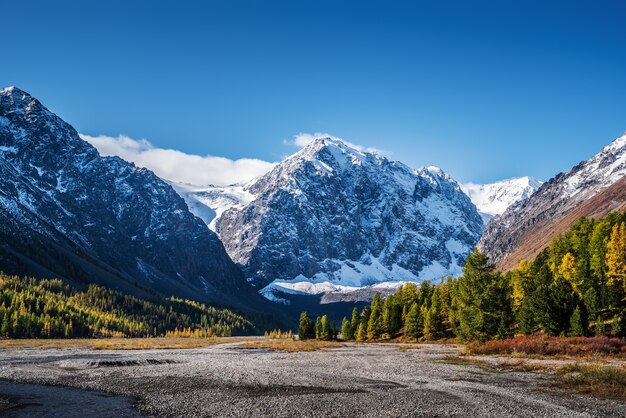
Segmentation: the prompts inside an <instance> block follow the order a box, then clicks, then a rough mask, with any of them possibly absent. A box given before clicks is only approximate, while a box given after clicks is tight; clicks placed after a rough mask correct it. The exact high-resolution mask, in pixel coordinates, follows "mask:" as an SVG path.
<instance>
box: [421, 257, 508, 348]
mask: <svg viewBox="0 0 626 418" xmlns="http://www.w3.org/2000/svg"><path fill="white" fill-rule="evenodd" d="M458 285H459V287H458V291H459V295H458V297H459V336H460V337H461V339H463V340H465V341H468V340H480V341H486V340H488V339H490V338H494V337H496V336H497V335H498V329H499V328H500V327H501V321H503V320H504V321H507V322H510V321H511V320H512V311H511V309H512V299H511V291H510V287H509V284H508V282H507V281H506V279H505V278H503V276H502V275H500V273H498V272H497V271H496V270H495V266H494V265H493V264H491V263H490V262H489V258H488V257H487V256H486V255H485V254H482V253H480V252H478V250H477V249H474V252H472V253H471V254H470V255H469V256H468V257H467V260H466V261H465V266H464V267H463V275H462V276H461V277H460V278H459V279H458ZM429 314H430V311H429ZM432 319H437V318H436V317H435V318H428V317H426V318H425V325H424V334H426V323H427V322H428V320H432ZM508 325H509V324H508V323H507V324H505V326H506V327H508Z"/></svg>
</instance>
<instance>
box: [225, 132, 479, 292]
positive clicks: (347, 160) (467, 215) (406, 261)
mask: <svg viewBox="0 0 626 418" xmlns="http://www.w3.org/2000/svg"><path fill="white" fill-rule="evenodd" d="M244 190H245V191H246V192H248V193H250V194H251V195H252V196H254V198H253V200H252V201H250V202H249V203H248V204H247V205H245V206H244V207H243V208H231V209H228V210H226V211H224V212H223V214H222V216H221V218H220V220H219V222H218V223H217V230H218V232H219V235H220V238H221V239H222V242H224V246H225V248H226V250H227V252H228V253H229V255H230V256H231V258H233V260H234V261H236V262H237V263H238V264H239V265H241V266H242V268H243V269H244V271H245V272H246V276H247V277H248V278H249V279H251V280H252V281H253V282H256V283H257V285H258V287H259V288H264V287H265V286H268V285H269V284H270V283H272V282H273V283H274V284H277V281H278V282H280V286H281V287H282V290H285V291H291V292H296V293H320V292H326V291H332V290H333V289H334V287H335V286H345V287H361V286H364V285H369V284H374V283H377V282H380V281H385V280H418V279H421V278H422V276H428V277H423V278H433V277H439V276H440V275H446V274H450V273H452V274H456V273H458V272H460V266H461V265H462V264H463V261H464V258H465V256H466V255H467V253H469V251H471V248H472V247H473V245H474V244H475V242H476V241H477V239H478V236H479V235H480V232H481V230H482V220H481V219H480V217H479V215H478V212H477V211H476V208H475V207H474V205H473V204H472V203H471V201H470V200H469V197H467V196H466V195H465V194H464V193H463V192H462V191H461V189H460V187H459V185H458V184H457V183H456V182H455V181H454V180H452V179H451V177H450V176H449V175H448V174H447V173H445V172H444V171H443V170H441V169H438V168H434V167H431V168H422V169H417V170H416V169H412V168H410V167H408V166H406V165H404V164H402V163H400V162H397V161H390V160H388V159H387V158H385V157H383V156H381V155H378V154H375V153H369V152H363V151H359V150H356V149H353V148H350V147H349V146H347V145H346V144H345V143H343V142H341V141H338V140H336V139H332V138H317V139H316V140H314V141H313V142H311V143H310V144H309V145H308V146H306V147H305V148H303V149H301V150H299V151H298V152H296V153H295V154H294V155H292V156H291V157H289V158H287V159H285V160H284V161H283V162H281V163H279V164H278V165H277V166H275V167H274V169H273V170H271V171H270V172H269V173H267V174H266V175H264V176H261V177H260V178H258V179H256V180H254V181H253V182H251V183H248V184H247V185H246V186H244ZM444 237H445V239H444ZM435 259H436V260H435ZM430 276H433V277H430ZM266 290H267V291H272V292H273V291H274V290H275V289H266ZM266 293H267V292H266ZM266 296H269V295H267V294H266Z"/></svg>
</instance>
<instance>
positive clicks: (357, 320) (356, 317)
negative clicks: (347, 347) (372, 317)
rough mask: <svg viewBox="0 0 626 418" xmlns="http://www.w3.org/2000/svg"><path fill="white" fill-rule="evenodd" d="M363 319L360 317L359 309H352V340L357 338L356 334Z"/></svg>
mask: <svg viewBox="0 0 626 418" xmlns="http://www.w3.org/2000/svg"><path fill="white" fill-rule="evenodd" d="M360 322H361V318H360V317H359V308H356V307H355V308H354V309H352V319H351V321H350V327H351V329H352V339H354V338H356V332H357V330H358V328H359V323H360Z"/></svg>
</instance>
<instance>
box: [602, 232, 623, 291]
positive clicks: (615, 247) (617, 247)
mask: <svg viewBox="0 0 626 418" xmlns="http://www.w3.org/2000/svg"><path fill="white" fill-rule="evenodd" d="M606 265H607V272H606V276H607V284H608V285H609V286H610V287H611V288H613V289H615V290H616V291H617V292H619V294H620V296H621V295H622V294H623V293H624V290H625V289H626V224H624V223H623V222H622V223H620V224H616V225H615V226H614V227H613V230H612V231H611V238H610V240H609V242H608V244H607V246H606Z"/></svg>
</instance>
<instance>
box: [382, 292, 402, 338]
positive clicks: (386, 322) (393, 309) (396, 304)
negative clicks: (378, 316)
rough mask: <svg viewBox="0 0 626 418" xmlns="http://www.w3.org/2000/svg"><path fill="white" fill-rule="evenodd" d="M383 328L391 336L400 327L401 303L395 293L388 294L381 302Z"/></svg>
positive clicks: (394, 334)
mask: <svg viewBox="0 0 626 418" xmlns="http://www.w3.org/2000/svg"><path fill="white" fill-rule="evenodd" d="M383 328H384V330H385V332H386V333H387V334H388V336H389V337H392V338H393V337H395V336H396V335H397V333H398V332H400V328H402V305H401V303H400V300H399V298H398V297H396V296H395V295H389V296H388V297H387V299H385V302H384V303H383Z"/></svg>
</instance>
